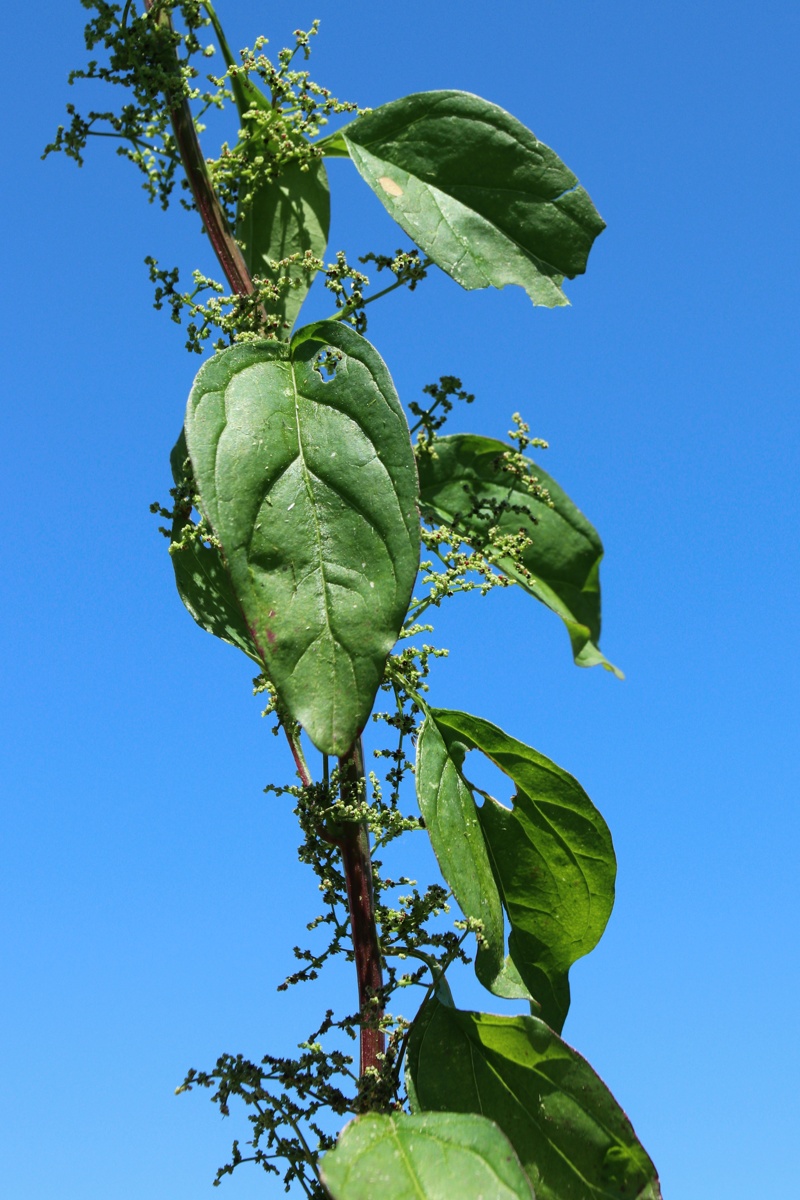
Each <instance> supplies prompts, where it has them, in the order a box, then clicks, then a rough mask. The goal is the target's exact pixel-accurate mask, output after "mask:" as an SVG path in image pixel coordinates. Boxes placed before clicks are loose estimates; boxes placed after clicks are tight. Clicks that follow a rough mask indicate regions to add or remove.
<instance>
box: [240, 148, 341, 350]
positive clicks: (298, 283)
mask: <svg viewBox="0 0 800 1200" xmlns="http://www.w3.org/2000/svg"><path fill="white" fill-rule="evenodd" d="M248 152H249V153H252V154H254V155H256V154H259V153H260V154H262V155H264V154H267V153H268V149H266V148H265V147H264V145H263V143H259V142H258V141H257V140H255V141H254V142H253V143H252V144H251V143H248ZM330 215H331V202H330V189H329V187H328V175H327V172H326V170H325V164H324V162H323V161H322V159H318V160H317V161H315V162H312V163H311V165H310V167H309V169H308V171H301V170H300V166H299V164H298V163H291V164H290V165H289V166H288V167H286V168H285V169H284V170H283V171H282V173H281V174H280V176H279V177H278V178H277V179H276V180H274V181H273V182H271V183H268V184H265V185H264V186H263V187H261V188H257V189H256V190H255V192H254V194H253V197H252V199H251V200H250V201H249V202H248V203H247V204H246V205H244V206H241V205H240V208H239V212H238V214H237V218H238V219H237V223H236V233H237V237H238V238H239V241H240V243H241V246H242V253H243V254H244V259H245V262H246V263H247V266H248V268H249V270H250V273H251V274H252V275H264V276H266V277H267V278H268V279H270V280H274V279H275V277H276V271H275V269H274V268H273V267H272V266H271V265H270V263H271V262H277V261H280V260H281V259H285V258H289V257H290V256H291V255H300V256H303V255H305V253H306V252H307V251H308V252H309V253H310V254H311V255H313V256H314V257H315V258H322V256H323V255H324V253H325V247H326V246H327V244H328V231H329V228H330ZM278 274H279V275H280V276H282V277H286V278H288V279H289V280H291V287H290V288H289V289H288V290H283V291H282V292H281V296H280V298H279V299H278V300H276V301H275V302H274V303H271V304H270V303H266V304H265V308H266V309H267V311H268V312H269V313H270V314H275V315H277V316H279V317H280V319H281V321H282V323H283V324H284V325H285V329H284V331H283V333H282V334H281V336H288V333H289V330H290V329H291V328H292V326H293V325H294V323H295V321H296V319H297V314H298V313H299V312H300V308H301V305H302V303H303V301H304V300H305V298H306V295H307V293H308V289H309V288H310V286H311V284H312V282H313V277H314V271H312V270H309V268H308V267H307V266H306V267H304V266H303V265H302V263H292V264H288V265H286V266H284V267H283V268H281V269H280V271H279V272H278Z"/></svg>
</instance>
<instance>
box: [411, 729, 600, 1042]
mask: <svg viewBox="0 0 800 1200" xmlns="http://www.w3.org/2000/svg"><path fill="white" fill-rule="evenodd" d="M427 720H428V721H431V722H435V723H436V726H437V730H438V733H439V736H440V737H441V740H442V742H443V744H444V746H445V747H446V749H447V751H448V753H449V755H450V759H449V762H450V765H451V769H452V766H453V765H454V759H455V761H456V762H457V761H458V760H459V759H461V760H462V762H463V756H464V754H465V753H466V752H467V751H469V750H473V749H474V750H480V751H481V753H483V754H485V755H486V756H487V758H489V759H490V760H491V761H492V762H493V763H494V764H495V766H497V767H499V768H500V770H501V771H503V772H505V774H506V775H508V776H509V777H510V778H511V779H512V780H513V782H514V785H515V787H516V794H515V795H514V799H513V809H508V808H505V807H504V806H503V805H502V804H499V803H498V802H497V801H496V800H494V799H493V798H491V797H487V798H486V800H485V803H484V804H483V806H482V807H481V808H480V809H477V810H476V811H477V816H478V818H479V820H480V824H481V827H482V829H483V833H484V837H485V843H486V846H487V848H488V853H489V858H490V861H491V863H492V867H493V870H494V875H495V879H496V881H497V886H498V888H499V890H500V895H501V896H502V900H503V905H504V907H505V910H506V912H507V913H508V918H509V921H510V924H511V934H510V937H509V951H510V954H511V958H512V960H513V963H514V966H515V967H516V969H517V971H518V972H519V975H520V976H521V978H522V980H523V982H524V984H525V986H526V987H527V988H528V990H529V992H530V994H531V995H532V996H533V997H534V998H535V999H536V1000H537V1001H538V1003H539V1004H540V1005H541V1015H542V1017H543V1019H544V1020H545V1021H547V1023H548V1025H550V1026H552V1028H554V1029H556V1030H560V1029H561V1028H562V1027H563V1024H564V1019H565V1017H566V1015H567V1010H568V1008H569V982H568V978H567V972H568V971H569V968H570V967H571V966H572V964H573V963H574V962H575V961H576V960H577V959H579V958H581V957H582V956H583V955H584V954H588V953H589V951H590V950H592V949H593V948H594V947H595V946H596V945H597V943H598V941H599V940H600V937H601V935H602V933H603V930H604V929H605V927H606V923H607V921H608V918H609V916H610V913H611V909H612V907H613V904H614V879H615V874H616V863H615V859H614V848H613V846H612V843H611V834H610V833H609V831H608V826H607V825H606V823H605V821H604V820H603V818H602V817H601V816H600V813H599V812H598V811H597V809H596V808H595V807H594V805H593V804H592V802H591V800H590V799H589V797H588V796H587V795H586V793H585V792H584V790H583V788H582V787H581V786H580V784H579V783H578V782H577V780H576V779H574V778H573V777H572V776H571V775H568V774H567V772H566V771H563V770H562V769H561V767H558V766H556V764H555V763H554V762H551V761H550V759H548V758H545V757H544V755H542V754H539V753H538V752H537V751H536V750H533V749H532V748H531V747H530V746H526V745H525V744H524V742H519V741H517V740H516V738H512V737H509V735H508V734H507V733H504V732H503V730H502V729H498V727H497V726H496V725H492V724H491V723H490V722H489V721H484V720H481V718H480V717H473V716H470V715H469V714H468V713H462V712H454V711H451V710H447V709H441V708H434V709H431V711H430V714H429V717H428V718H427ZM460 772H461V774H462V779H463V778H467V777H468V775H469V768H468V765H466V766H462V767H460ZM425 779H426V781H427V775H426V776H425ZM428 787H429V788H430V791H431V793H432V792H433V788H432V787H431V786H430V784H429V783H428ZM442 798H443V799H445V800H448V799H450V797H449V795H448V794H447V793H445V794H444V795H443V797H442ZM420 804H421V805H422V804H423V800H422V799H420ZM467 804H468V801H467V800H466V798H465V797H462V798H461V799H460V808H461V810H466V808H467ZM453 811H456V809H455V804H454V803H453V801H452V800H451V801H450V805H449V813H452V812H453ZM424 812H425V809H424V808H423V813H424ZM437 819H438V823H439V825H441V824H442V817H441V815H438V814H437ZM451 819H452V817H451ZM431 836H432V838H433V835H431ZM474 840H475V839H474V834H473V841H474ZM434 849H436V843H435V842H434ZM437 854H438V851H437ZM452 859H453V866H454V868H456V870H455V874H456V876H457V878H458V880H459V888H461V889H462V890H463V884H462V882H461V881H462V878H463V875H464V873H465V872H468V871H469V869H470V866H471V864H470V862H469V860H468V858H467V856H466V855H462V856H459V857H456V856H455V855H452ZM440 865H441V860H440ZM449 865H450V863H448V866H449ZM442 870H443V873H444V875H445V878H446V879H447V880H448V883H450V886H451V887H453V891H454V894H455V896H456V899H457V900H458V899H459V892H458V890H456V887H455V886H454V883H453V878H451V877H450V876H449V875H448V874H447V871H445V869H444V866H443V867H442ZM459 903H460V900H459ZM468 915H472V914H468ZM476 915H477V914H476Z"/></svg>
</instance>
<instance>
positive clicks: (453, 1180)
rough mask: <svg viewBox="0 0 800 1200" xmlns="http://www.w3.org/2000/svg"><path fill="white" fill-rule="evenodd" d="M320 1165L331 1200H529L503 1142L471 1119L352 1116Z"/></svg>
mask: <svg viewBox="0 0 800 1200" xmlns="http://www.w3.org/2000/svg"><path fill="white" fill-rule="evenodd" d="M320 1167H321V1176H322V1182H323V1183H324V1185H325V1187H326V1189H327V1191H328V1193H329V1194H330V1196H331V1197H332V1200H535V1198H534V1195H533V1189H532V1188H531V1185H530V1182H529V1180H528V1178H527V1176H526V1174H525V1172H524V1171H523V1169H522V1167H521V1166H520V1162H519V1159H518V1158H517V1155H516V1154H515V1152H514V1148H513V1147H512V1145H511V1143H510V1142H509V1140H508V1138H507V1137H505V1136H504V1135H503V1134H502V1133H501V1132H500V1130H499V1129H498V1128H497V1126H496V1125H494V1124H493V1123H492V1122H491V1121H488V1120H486V1118H485V1117H481V1116H478V1115H476V1114H469V1115H463V1114H460V1113H430V1114H427V1115H420V1116H409V1115H408V1114H405V1113H400V1114H393V1115H391V1116H385V1115H383V1114H380V1113H370V1114H368V1115H367V1116H363V1117H357V1118H356V1119H355V1121H351V1122H350V1124H349V1125H346V1126H345V1128H344V1130H343V1131H342V1133H341V1134H340V1136H339V1140H338V1142H337V1144H336V1147H335V1148H334V1149H333V1150H330V1151H329V1152H328V1153H327V1154H326V1155H325V1157H324V1158H323V1159H322V1162H321V1164H320Z"/></svg>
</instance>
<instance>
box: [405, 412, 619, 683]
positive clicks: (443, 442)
mask: <svg viewBox="0 0 800 1200" xmlns="http://www.w3.org/2000/svg"><path fill="white" fill-rule="evenodd" d="M510 449H513V447H510V446H508V445H506V444H505V443H504V442H499V441H496V440H495V439H494V438H485V437H479V436H477V435H475V434H453V435H450V436H448V437H442V438H438V439H437V441H436V454H437V457H436V458H433V457H432V456H430V455H424V456H420V463H419V474H420V499H421V504H422V511H423V514H424V515H426V516H428V517H429V518H430V519H431V520H432V521H433V522H436V521H443V522H445V523H446V524H449V525H452V524H453V523H454V522H457V523H458V528H459V529H460V530H463V531H464V540H465V541H466V542H468V543H469V539H470V537H473V538H475V539H477V540H480V538H481V537H484V536H485V535H486V532H487V530H488V527H489V525H490V524H492V523H494V524H497V525H498V526H499V528H500V529H501V531H502V532H504V533H517V532H518V531H519V530H520V529H523V530H524V531H525V533H527V535H528V536H529V537H530V539H531V545H530V547H529V548H528V549H527V550H526V551H525V553H524V555H523V565H524V567H525V570H526V571H527V572H528V573H527V574H523V573H521V572H520V571H518V570H517V569H516V568H515V566H514V564H513V563H512V562H511V561H510V560H509V559H501V561H500V563H499V564H498V565H499V566H500V569H501V570H502V571H504V572H505V573H506V574H507V575H509V577H510V578H512V579H515V580H516V582H517V583H519V584H520V586H521V587H523V588H524V589H525V590H526V591H527V592H529V593H530V594H531V595H532V596H535V597H536V599H537V600H541V602H542V603H543V604H546V605H547V607H548V608H550V609H552V610H553V612H555V613H557V614H558V616H559V617H561V619H562V621H563V622H564V624H565V625H566V627H567V631H568V632H569V636H570V641H571V643H572V653H573V655H574V658H575V662H576V663H577V664H578V665H579V666H581V667H591V666H595V665H600V666H603V667H605V668H606V669H607V670H609V671H613V672H614V673H615V674H617V675H620V672H619V671H617V669H616V667H614V666H612V664H611V663H610V662H609V661H608V659H607V658H605V656H604V655H603V654H601V652H600V649H599V641H600V561H601V559H602V557H603V543H602V542H601V541H600V538H599V536H598V534H597V531H596V530H595V529H594V528H593V526H592V525H590V524H589V522H588V521H587V520H586V517H584V515H583V513H582V512H581V511H580V510H579V509H578V508H576V507H575V505H574V504H573V503H572V501H571V500H570V498H569V496H567V494H566V493H565V492H564V491H563V490H562V488H560V487H559V485H558V484H557V483H556V481H555V480H554V479H553V478H551V476H550V475H548V474H547V472H546V471H543V470H542V469H541V468H540V467H538V466H536V465H535V464H532V467H533V474H534V475H535V476H536V477H537V479H538V480H539V482H540V483H541V484H542V486H544V487H546V488H547V490H548V491H549V493H550V499H551V500H552V502H553V508H550V507H549V506H548V505H547V504H545V503H543V502H542V501H541V500H537V499H536V498H534V497H533V496H531V495H530V493H529V492H528V491H527V490H526V489H525V487H524V485H523V484H522V483H521V481H520V480H518V479H517V478H515V477H514V476H513V475H512V474H510V473H509V472H508V471H505V470H503V468H502V462H503V459H502V455H503V453H504V452H506V451H508V450H510ZM480 504H484V505H486V506H490V507H491V508H492V509H493V510H494V511H497V509H498V506H500V505H506V506H513V509H512V508H511V507H506V511H505V512H502V513H501V515H500V517H499V519H497V520H496V519H495V518H494V517H492V518H487V517H486V516H481V515H480V512H478V513H477V514H476V513H473V512H472V511H471V510H472V509H473V508H474V507H476V506H478V505H480ZM515 509H516V510H518V509H523V510H524V511H522V512H519V511H514V510H515Z"/></svg>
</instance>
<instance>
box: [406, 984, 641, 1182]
mask: <svg viewBox="0 0 800 1200" xmlns="http://www.w3.org/2000/svg"><path fill="white" fill-rule="evenodd" d="M407 1086H408V1093H409V1099H410V1101H411V1104H412V1108H413V1109H414V1111H415V1112H417V1111H422V1112H441V1111H456V1112H480V1113H482V1114H483V1115H484V1116H486V1117H489V1118H490V1119H491V1120H492V1121H495V1122H496V1123H497V1124H498V1125H499V1126H500V1128H501V1129H502V1130H503V1132H504V1133H505V1134H506V1136H507V1137H508V1139H509V1141H510V1142H511V1144H512V1145H513V1146H514V1149H515V1150H516V1151H517V1154H518V1155H519V1157H520V1161H521V1162H522V1165H523V1167H524V1168H525V1170H526V1172H527V1174H528V1177H529V1179H530V1181H531V1183H532V1184H533V1188H534V1191H535V1193H536V1198H537V1200H661V1190H660V1188H659V1183H658V1176H657V1174H656V1170H655V1167H654V1166H653V1164H652V1162H651V1161H650V1159H649V1157H648V1156H647V1153H646V1152H645V1150H644V1149H643V1147H642V1146H641V1144H640V1143H639V1141H638V1140H637V1138H636V1135H635V1133H634V1131H633V1129H632V1127H631V1124H630V1122H629V1121H628V1118H627V1117H626V1116H625V1113H624V1112H623V1111H622V1109H621V1108H620V1106H619V1105H618V1104H617V1102H616V1100H615V1099H614V1097H613V1096H612V1095H611V1093H610V1092H609V1090H608V1088H607V1087H606V1086H605V1084H604V1083H603V1081H602V1080H601V1079H600V1078H599V1077H598V1076H597V1075H596V1074H595V1072H594V1071H593V1070H592V1068H591V1067H590V1066H589V1064H588V1063H587V1062H586V1060H585V1059H583V1058H581V1056H580V1055H579V1054H578V1053H576V1051H575V1050H573V1049H572V1048H571V1047H570V1046H568V1045H567V1044H566V1042H563V1041H562V1040H561V1038H559V1037H558V1036H557V1035H556V1034H555V1033H553V1031H552V1029H549V1028H548V1026H547V1025H545V1023H544V1022H543V1021H540V1020H538V1018H536V1017H521V1016H520V1017H499V1016H492V1015H491V1014H489V1013H478V1012H462V1011H459V1010H458V1009H455V1008H451V1007H449V1006H448V1005H447V1004H443V1003H441V1002H440V1001H439V1000H437V999H436V998H432V999H431V1000H429V1001H428V1003H427V1004H426V1005H425V1007H424V1009H423V1010H422V1012H421V1013H420V1015H419V1016H418V1018H417V1020H416V1021H415V1022H414V1026H413V1028H412V1031H411V1036H410V1038H409V1043H408V1060H407Z"/></svg>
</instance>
